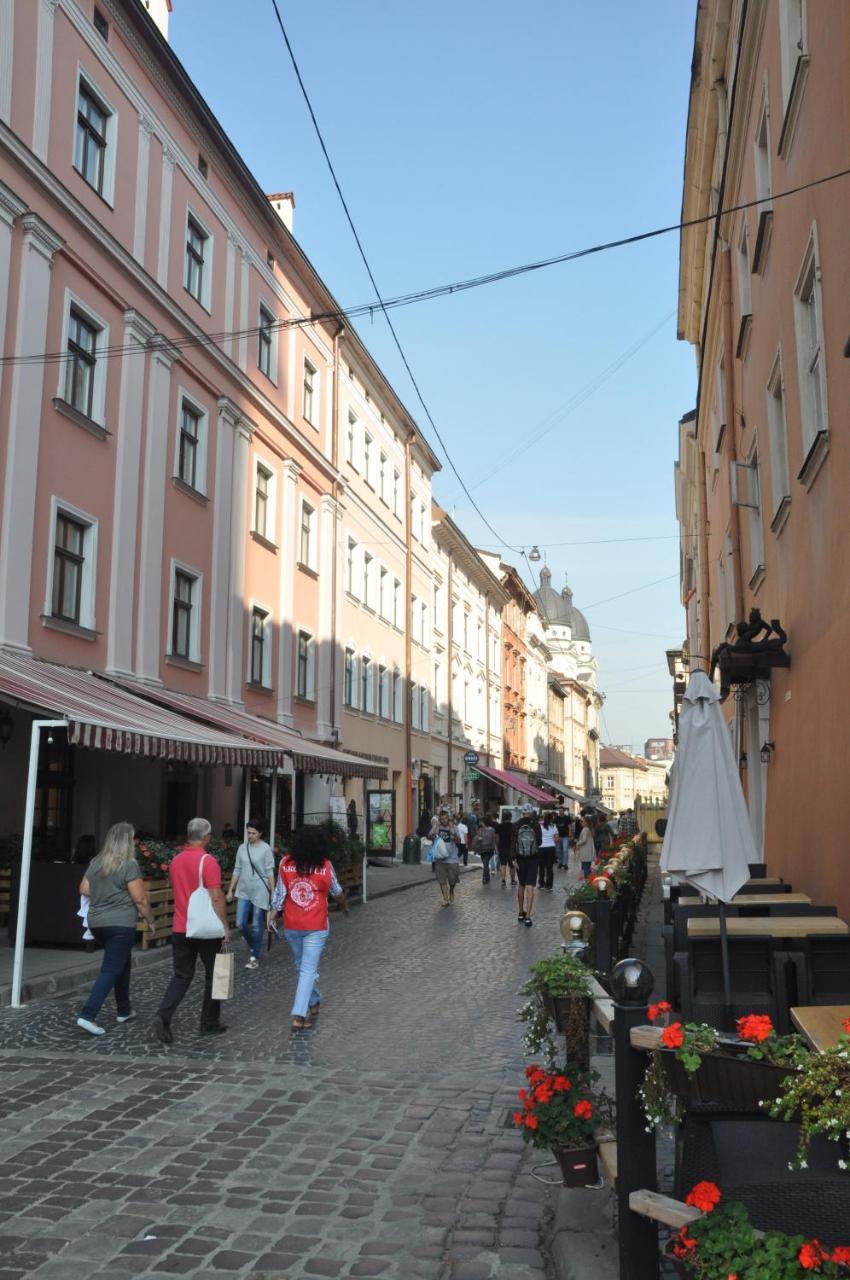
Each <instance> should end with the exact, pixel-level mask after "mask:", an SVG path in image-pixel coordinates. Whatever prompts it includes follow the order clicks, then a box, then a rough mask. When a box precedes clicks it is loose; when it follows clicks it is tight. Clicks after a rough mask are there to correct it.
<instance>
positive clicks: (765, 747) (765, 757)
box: [759, 742, 776, 764]
mask: <svg viewBox="0 0 850 1280" xmlns="http://www.w3.org/2000/svg"><path fill="white" fill-rule="evenodd" d="M775 750H776V747H775V745H774V743H772V742H765V743H763V744H762V749H761V751H760V752H759V755H760V756H761V762H762V764H770V757H771V756H772V755H773V753H774V751H775Z"/></svg>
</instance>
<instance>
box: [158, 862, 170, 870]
mask: <svg viewBox="0 0 850 1280" xmlns="http://www.w3.org/2000/svg"><path fill="white" fill-rule="evenodd" d="M159 869H160V871H167V870H168V863H167V862H161V863H160V864H159Z"/></svg>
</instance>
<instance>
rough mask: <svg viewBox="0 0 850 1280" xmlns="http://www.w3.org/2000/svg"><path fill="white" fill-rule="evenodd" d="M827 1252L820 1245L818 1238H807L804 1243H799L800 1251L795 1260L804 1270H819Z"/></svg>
mask: <svg viewBox="0 0 850 1280" xmlns="http://www.w3.org/2000/svg"><path fill="white" fill-rule="evenodd" d="M828 1258H829V1254H828V1253H827V1252H826V1250H825V1249H824V1248H823V1247H822V1246H821V1243H820V1241H819V1240H809V1241H808V1242H807V1243H806V1244H802V1245H800V1252H799V1253H798V1254H797V1261H798V1262H799V1264H800V1266H801V1267H803V1268H804V1270H806V1271H819V1270H820V1265H821V1263H822V1262H826V1261H827V1260H828Z"/></svg>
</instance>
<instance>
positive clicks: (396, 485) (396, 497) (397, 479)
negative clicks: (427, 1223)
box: [393, 467, 401, 520]
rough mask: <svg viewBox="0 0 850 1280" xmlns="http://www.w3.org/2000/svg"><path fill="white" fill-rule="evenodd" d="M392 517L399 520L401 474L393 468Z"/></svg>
mask: <svg viewBox="0 0 850 1280" xmlns="http://www.w3.org/2000/svg"><path fill="white" fill-rule="evenodd" d="M393 515H394V516H395V517H396V518H397V519H398V520H400V519H401V472H400V471H398V470H397V469H396V468H395V467H394V468H393Z"/></svg>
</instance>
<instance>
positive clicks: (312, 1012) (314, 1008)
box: [307, 1000, 322, 1019]
mask: <svg viewBox="0 0 850 1280" xmlns="http://www.w3.org/2000/svg"><path fill="white" fill-rule="evenodd" d="M321 1007H322V1002H321V1000H320V1001H319V1003H318V1004H311V1005H310V1008H309V1009H308V1010H307V1017H308V1018H311V1019H312V1018H318V1016H319V1010H320V1009H321Z"/></svg>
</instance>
